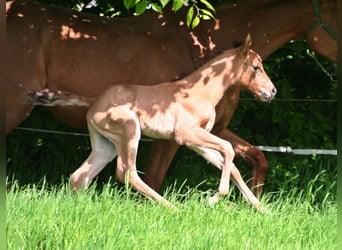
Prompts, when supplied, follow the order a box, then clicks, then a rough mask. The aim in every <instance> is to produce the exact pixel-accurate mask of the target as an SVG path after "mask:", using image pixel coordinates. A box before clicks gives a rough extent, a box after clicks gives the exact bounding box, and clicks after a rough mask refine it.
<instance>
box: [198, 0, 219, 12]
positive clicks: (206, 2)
mask: <svg viewBox="0 0 342 250" xmlns="http://www.w3.org/2000/svg"><path fill="white" fill-rule="evenodd" d="M200 2H201V3H203V4H204V5H205V6H206V7H207V8H208V9H209V10H211V11H212V12H214V13H215V12H216V11H215V8H214V7H213V6H212V5H211V3H209V2H208V1H207V0H200Z"/></svg>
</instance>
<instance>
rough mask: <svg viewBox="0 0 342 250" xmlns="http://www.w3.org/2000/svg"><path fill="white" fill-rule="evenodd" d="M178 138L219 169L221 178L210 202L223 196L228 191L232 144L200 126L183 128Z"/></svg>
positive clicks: (232, 152) (232, 154)
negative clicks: (216, 191)
mask: <svg viewBox="0 0 342 250" xmlns="http://www.w3.org/2000/svg"><path fill="white" fill-rule="evenodd" d="M177 137H178V135H176V140H179V141H180V142H182V143H183V144H184V145H186V146H188V147H190V148H191V149H193V150H194V151H196V152H198V153H199V154H201V155H202V156H203V157H204V158H206V159H207V160H208V161H210V162H211V163H212V164H214V165H215V166H216V167H218V168H220V169H221V171H222V172H221V179H220V184H219V187H218V193H217V194H215V195H214V196H213V197H212V198H211V199H210V203H215V202H217V201H218V199H219V197H220V196H225V195H227V194H228V192H229V179H230V171H231V167H232V163H233V158H234V155H235V153H234V150H233V147H232V145H231V144H230V143H229V142H228V141H226V140H223V139H221V138H219V137H217V136H215V135H213V134H211V133H209V132H208V131H206V130H204V129H202V128H197V127H196V128H193V129H189V130H185V131H184V133H182V136H181V137H180V138H179V139H178V138H177Z"/></svg>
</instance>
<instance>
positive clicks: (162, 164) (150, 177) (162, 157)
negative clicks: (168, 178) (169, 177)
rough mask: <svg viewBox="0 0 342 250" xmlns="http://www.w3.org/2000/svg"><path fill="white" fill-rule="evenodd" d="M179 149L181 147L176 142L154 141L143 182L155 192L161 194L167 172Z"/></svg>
mask: <svg viewBox="0 0 342 250" xmlns="http://www.w3.org/2000/svg"><path fill="white" fill-rule="evenodd" d="M178 148H179V145H178V144H177V143H176V142H174V141H167V140H158V139H156V140H154V141H153V143H152V146H151V151H150V155H149V159H148V164H147V167H146V169H145V175H144V177H143V180H144V181H145V182H146V183H147V184H148V185H149V186H150V187H152V188H153V189H154V190H155V191H157V192H160V187H161V185H162V183H163V180H164V178H165V175H166V172H167V170H168V168H169V166H170V163H171V161H172V159H173V157H174V156H175V154H176V152H177V149H178Z"/></svg>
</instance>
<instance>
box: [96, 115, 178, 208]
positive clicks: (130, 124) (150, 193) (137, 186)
mask: <svg viewBox="0 0 342 250" xmlns="http://www.w3.org/2000/svg"><path fill="white" fill-rule="evenodd" d="M113 112H114V111H113ZM120 114H123V115H124V117H121V116H120ZM113 117H115V120H111V121H110V126H111V128H110V130H108V129H107V130H106V131H104V130H101V129H100V128H98V127H96V130H97V131H99V133H100V134H101V135H103V136H104V137H106V138H107V139H108V140H109V141H111V142H112V143H113V144H114V145H115V148H116V150H117V153H118V159H117V167H116V178H117V179H118V181H120V182H121V183H126V180H128V182H129V184H130V185H131V186H132V188H133V189H134V190H136V191H138V192H140V193H141V194H143V195H144V196H146V197H147V198H149V199H152V200H154V201H157V202H159V203H161V204H163V205H165V206H166V207H172V208H175V207H174V206H173V205H172V204H171V203H170V202H169V201H167V200H166V199H164V198H163V197H162V196H161V195H159V194H158V193H157V192H156V191H154V190H153V189H152V188H151V187H149V186H148V185H147V184H146V183H145V182H143V180H142V179H141V178H140V177H139V175H138V172H137V168H136V158H137V152H138V146H139V140H140V136H141V131H140V124H139V119H138V118H137V117H136V115H135V113H134V112H131V111H130V110H126V109H125V110H118V112H115V115H113ZM123 118H124V119H123ZM122 120H124V121H125V124H122Z"/></svg>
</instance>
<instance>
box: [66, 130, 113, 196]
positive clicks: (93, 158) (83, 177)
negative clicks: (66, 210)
mask: <svg viewBox="0 0 342 250" xmlns="http://www.w3.org/2000/svg"><path fill="white" fill-rule="evenodd" d="M88 130H89V136H90V141H91V148H92V149H91V153H90V155H89V157H88V158H87V160H85V161H84V163H83V164H82V165H81V166H80V167H79V168H78V169H77V170H76V171H75V172H74V173H73V174H72V175H71V178H70V180H71V185H72V186H73V188H74V189H76V190H77V189H80V188H82V187H84V188H85V189H87V188H88V187H89V185H90V183H91V182H92V180H93V179H94V177H95V176H97V175H98V174H99V173H100V172H101V170H102V169H103V168H104V167H105V166H106V164H107V163H109V162H110V161H112V160H113V159H114V157H115V156H116V155H117V152H116V149H115V147H114V145H113V144H112V143H111V142H110V141H108V140H107V139H106V138H105V137H103V136H102V135H100V134H99V133H98V132H97V131H96V130H95V129H94V128H93V126H92V125H91V124H90V123H88Z"/></svg>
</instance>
